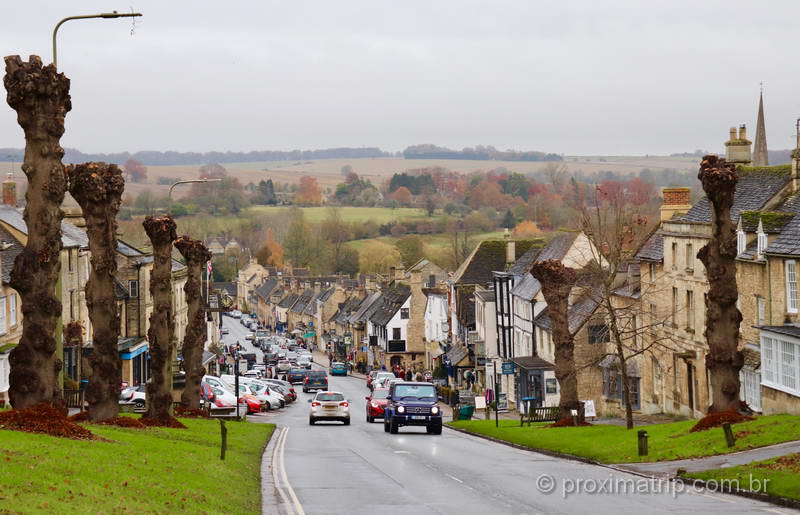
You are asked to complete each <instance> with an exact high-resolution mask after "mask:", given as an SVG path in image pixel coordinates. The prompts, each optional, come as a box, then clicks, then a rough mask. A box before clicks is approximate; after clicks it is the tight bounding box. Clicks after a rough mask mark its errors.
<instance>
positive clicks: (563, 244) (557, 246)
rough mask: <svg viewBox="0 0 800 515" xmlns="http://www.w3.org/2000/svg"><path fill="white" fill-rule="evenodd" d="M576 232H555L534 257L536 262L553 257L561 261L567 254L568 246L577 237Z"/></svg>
mask: <svg viewBox="0 0 800 515" xmlns="http://www.w3.org/2000/svg"><path fill="white" fill-rule="evenodd" d="M578 234H579V233H577V232H567V233H560V234H557V235H556V236H555V237H554V238H553V239H552V240H550V243H548V244H547V246H546V247H545V248H544V249H542V251H541V252H540V253H539V255H538V256H537V257H536V262H537V263H541V262H542V261H545V260H548V259H555V260H557V261H561V260H562V259H564V257H565V256H566V255H567V252H568V251H569V248H570V247H571V246H572V243H573V242H574V241H575V238H577V237H578Z"/></svg>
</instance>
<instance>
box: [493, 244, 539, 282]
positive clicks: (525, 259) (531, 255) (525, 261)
mask: <svg viewBox="0 0 800 515" xmlns="http://www.w3.org/2000/svg"><path fill="white" fill-rule="evenodd" d="M540 251H541V249H539V248H536V247H534V248H532V249H530V250H529V251H528V252H526V253H525V254H523V255H522V256H521V257H520V258H519V259H517V260H516V261H515V262H514V264H513V265H511V268H509V269H508V273H509V274H511V275H515V276H521V275H523V274H526V273H528V272H529V271H530V269H531V265H533V262H534V261H535V260H536V256H538V255H539V252H540ZM498 271H499V270H498Z"/></svg>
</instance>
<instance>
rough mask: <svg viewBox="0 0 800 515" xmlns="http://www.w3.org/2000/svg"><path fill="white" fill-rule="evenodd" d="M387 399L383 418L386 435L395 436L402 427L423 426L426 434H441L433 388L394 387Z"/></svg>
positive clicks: (413, 384)
mask: <svg viewBox="0 0 800 515" xmlns="http://www.w3.org/2000/svg"><path fill="white" fill-rule="evenodd" d="M387 399H388V401H389V402H388V403H387V405H386V408H385V409H384V416H383V430H384V431H386V432H387V433H391V434H397V432H398V430H399V429H400V427H402V426H425V430H426V431H427V433H428V434H434V435H440V434H442V410H441V409H440V408H439V406H437V405H436V402H437V397H436V386H435V385H434V384H432V383H417V382H411V381H403V382H399V383H394V384H393V385H392V386H391V388H390V390H389V396H388V397H387Z"/></svg>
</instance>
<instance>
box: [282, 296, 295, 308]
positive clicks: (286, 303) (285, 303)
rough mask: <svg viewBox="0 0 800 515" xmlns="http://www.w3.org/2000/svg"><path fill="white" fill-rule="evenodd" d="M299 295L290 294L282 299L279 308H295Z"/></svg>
mask: <svg viewBox="0 0 800 515" xmlns="http://www.w3.org/2000/svg"><path fill="white" fill-rule="evenodd" d="M297 297H298V295H297V294H296V293H290V294H289V295H287V296H285V297H284V298H282V299H281V301H280V302H279V303H278V307H279V308H291V307H292V306H294V303H295V302H297Z"/></svg>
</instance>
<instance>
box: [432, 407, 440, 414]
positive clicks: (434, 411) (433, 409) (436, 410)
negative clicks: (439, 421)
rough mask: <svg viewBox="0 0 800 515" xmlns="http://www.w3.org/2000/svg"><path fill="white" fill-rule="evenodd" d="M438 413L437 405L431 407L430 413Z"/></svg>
mask: <svg viewBox="0 0 800 515" xmlns="http://www.w3.org/2000/svg"><path fill="white" fill-rule="evenodd" d="M438 414H439V406H434V407H432V408H431V415H438Z"/></svg>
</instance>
